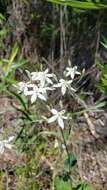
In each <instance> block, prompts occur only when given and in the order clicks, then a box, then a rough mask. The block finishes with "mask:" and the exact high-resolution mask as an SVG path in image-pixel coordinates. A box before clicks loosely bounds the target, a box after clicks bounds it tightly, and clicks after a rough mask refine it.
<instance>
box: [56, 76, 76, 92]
mask: <svg viewBox="0 0 107 190" xmlns="http://www.w3.org/2000/svg"><path fill="white" fill-rule="evenodd" d="M71 83H72V80H64V79H60V80H59V83H58V84H55V85H54V87H56V88H58V87H61V92H62V95H64V94H65V93H66V91H67V89H70V90H72V91H75V89H74V88H72V87H71Z"/></svg>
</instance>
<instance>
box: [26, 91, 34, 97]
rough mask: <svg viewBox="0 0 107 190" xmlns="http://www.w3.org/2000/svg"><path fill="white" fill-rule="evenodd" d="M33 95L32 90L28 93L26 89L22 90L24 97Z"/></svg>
mask: <svg viewBox="0 0 107 190" xmlns="http://www.w3.org/2000/svg"><path fill="white" fill-rule="evenodd" d="M33 93H34V91H33V90H30V91H29V90H28V89H25V90H24V95H25V96H29V95H32V94H33Z"/></svg>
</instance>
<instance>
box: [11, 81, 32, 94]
mask: <svg viewBox="0 0 107 190" xmlns="http://www.w3.org/2000/svg"><path fill="white" fill-rule="evenodd" d="M29 84H30V82H19V83H18V84H17V85H14V86H15V87H16V88H17V89H18V93H21V92H23V93H25V91H26V90H27V89H28V85H29Z"/></svg>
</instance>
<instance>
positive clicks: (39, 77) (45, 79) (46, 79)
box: [31, 69, 55, 86]
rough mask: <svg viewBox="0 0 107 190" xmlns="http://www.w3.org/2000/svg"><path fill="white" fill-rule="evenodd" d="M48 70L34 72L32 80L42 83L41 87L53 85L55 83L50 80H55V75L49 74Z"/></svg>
mask: <svg viewBox="0 0 107 190" xmlns="http://www.w3.org/2000/svg"><path fill="white" fill-rule="evenodd" d="M48 72H49V71H48V69H46V70H45V71H43V72H32V73H31V76H32V80H34V81H40V84H41V86H44V85H45V83H47V84H53V81H52V80H51V79H50V78H55V75H54V74H53V73H52V74H50V73H48Z"/></svg>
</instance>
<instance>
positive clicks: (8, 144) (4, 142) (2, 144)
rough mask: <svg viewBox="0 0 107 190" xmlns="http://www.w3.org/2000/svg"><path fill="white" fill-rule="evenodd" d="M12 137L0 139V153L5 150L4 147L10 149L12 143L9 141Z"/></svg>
mask: <svg viewBox="0 0 107 190" xmlns="http://www.w3.org/2000/svg"><path fill="white" fill-rule="evenodd" d="M13 139H14V137H13V136H11V137H9V139H8V140H1V141H0V154H3V153H4V151H5V148H7V149H12V147H13V145H12V144H11V142H12V141H13Z"/></svg>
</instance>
